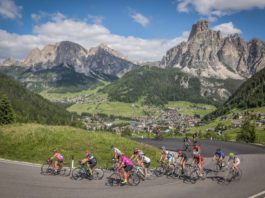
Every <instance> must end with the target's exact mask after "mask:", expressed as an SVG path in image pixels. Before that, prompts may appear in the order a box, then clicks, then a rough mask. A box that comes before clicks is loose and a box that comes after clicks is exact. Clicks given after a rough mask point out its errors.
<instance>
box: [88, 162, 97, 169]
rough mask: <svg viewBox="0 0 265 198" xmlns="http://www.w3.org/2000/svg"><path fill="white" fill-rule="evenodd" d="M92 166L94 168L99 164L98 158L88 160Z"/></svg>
mask: <svg viewBox="0 0 265 198" xmlns="http://www.w3.org/2000/svg"><path fill="white" fill-rule="evenodd" d="M88 164H89V166H90V168H94V167H95V166H96V165H97V161H96V160H91V161H89V162H88Z"/></svg>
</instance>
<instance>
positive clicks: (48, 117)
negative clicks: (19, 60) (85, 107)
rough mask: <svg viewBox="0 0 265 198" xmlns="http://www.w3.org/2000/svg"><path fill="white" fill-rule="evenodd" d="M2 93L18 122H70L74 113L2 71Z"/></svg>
mask: <svg viewBox="0 0 265 198" xmlns="http://www.w3.org/2000/svg"><path fill="white" fill-rule="evenodd" d="M0 95H6V96H7V97H8V99H9V100H10V102H11V105H12V107H13V109H14V111H15V114H16V120H17V121H18V122H38V123H45V124H69V123H70V122H71V119H72V115H71V114H70V113H69V112H67V111H66V110H65V109H64V108H62V107H59V106H57V105H55V104H53V103H51V102H50V101H48V100H46V99H44V98H42V97H41V96H39V95H37V94H35V93H32V92H30V91H29V90H27V89H26V88H24V87H23V86H21V85H20V84H18V83H17V82H16V81H14V80H12V79H11V78H9V77H7V76H6V75H4V74H1V73H0Z"/></svg>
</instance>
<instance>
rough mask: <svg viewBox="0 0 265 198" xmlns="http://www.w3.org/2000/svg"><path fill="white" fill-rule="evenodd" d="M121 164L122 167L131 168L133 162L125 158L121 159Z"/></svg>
mask: <svg viewBox="0 0 265 198" xmlns="http://www.w3.org/2000/svg"><path fill="white" fill-rule="evenodd" d="M121 163H123V164H124V166H133V161H132V160H131V159H129V158H128V157H126V156H122V157H121Z"/></svg>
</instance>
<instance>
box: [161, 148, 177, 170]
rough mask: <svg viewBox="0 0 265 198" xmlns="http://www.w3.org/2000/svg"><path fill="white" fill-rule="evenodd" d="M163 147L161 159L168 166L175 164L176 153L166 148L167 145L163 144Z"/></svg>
mask: <svg viewBox="0 0 265 198" xmlns="http://www.w3.org/2000/svg"><path fill="white" fill-rule="evenodd" d="M161 149H162V154H161V157H160V160H159V161H160V162H164V163H165V164H166V165H167V166H168V167H169V166H170V165H172V164H174V162H175V156H174V154H173V153H171V152H169V151H168V150H166V147H165V146H162V147H161Z"/></svg>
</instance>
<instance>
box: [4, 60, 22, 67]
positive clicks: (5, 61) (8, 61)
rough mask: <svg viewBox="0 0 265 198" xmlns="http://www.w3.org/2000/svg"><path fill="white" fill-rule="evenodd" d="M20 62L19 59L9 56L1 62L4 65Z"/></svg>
mask: <svg viewBox="0 0 265 198" xmlns="http://www.w3.org/2000/svg"><path fill="white" fill-rule="evenodd" d="M17 64H19V61H18V60H16V59H14V58H7V59H5V60H4V61H3V63H2V64H1V65H2V66H11V65H17Z"/></svg>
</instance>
